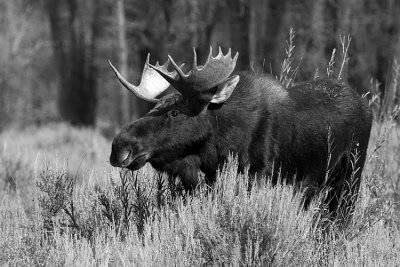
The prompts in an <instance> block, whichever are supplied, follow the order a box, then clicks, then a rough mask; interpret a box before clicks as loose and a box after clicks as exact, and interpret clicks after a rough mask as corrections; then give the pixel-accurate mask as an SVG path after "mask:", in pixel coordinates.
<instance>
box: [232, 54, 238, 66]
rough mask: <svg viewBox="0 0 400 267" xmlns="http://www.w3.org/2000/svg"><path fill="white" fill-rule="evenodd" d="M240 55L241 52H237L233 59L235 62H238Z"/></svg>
mask: <svg viewBox="0 0 400 267" xmlns="http://www.w3.org/2000/svg"><path fill="white" fill-rule="evenodd" d="M238 57H239V52H236V54H235V56H234V58H233V61H234V62H235V64H236V61H237V59H238Z"/></svg>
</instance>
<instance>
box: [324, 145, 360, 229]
mask: <svg viewBox="0 0 400 267" xmlns="http://www.w3.org/2000/svg"><path fill="white" fill-rule="evenodd" d="M365 157H366V153H365V152H363V153H353V154H350V153H346V154H344V155H343V156H342V159H341V160H340V162H339V164H338V165H337V166H336V167H335V169H334V170H333V172H332V176H331V177H330V182H329V186H330V187H331V188H332V189H331V190H330V192H329V193H328V198H327V200H326V203H327V204H328V207H329V212H330V213H331V217H332V219H334V220H335V221H336V222H337V223H338V225H339V226H343V227H345V226H347V224H348V223H349V221H350V220H351V218H352V215H353V212H354V207H355V204H356V201H357V196H358V191H359V188H360V182H361V171H362V168H363V166H364V162H365Z"/></svg>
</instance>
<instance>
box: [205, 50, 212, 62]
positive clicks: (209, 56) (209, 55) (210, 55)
mask: <svg viewBox="0 0 400 267" xmlns="http://www.w3.org/2000/svg"><path fill="white" fill-rule="evenodd" d="M211 58H212V46H211V45H210V53H208V57H207V60H206V63H204V65H206V64H207V62H209V61H210V60H211Z"/></svg>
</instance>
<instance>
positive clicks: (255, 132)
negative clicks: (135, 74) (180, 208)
mask: <svg viewBox="0 0 400 267" xmlns="http://www.w3.org/2000/svg"><path fill="white" fill-rule="evenodd" d="M193 54H194V55H193V65H192V66H191V67H190V70H189V71H187V72H186V73H185V72H184V71H183V70H182V68H183V65H181V66H179V65H178V64H177V63H176V62H175V61H174V59H173V58H172V57H171V56H168V60H167V61H166V62H165V63H164V64H163V65H160V64H159V63H158V62H157V63H156V65H151V64H150V63H149V58H150V54H148V56H147V61H146V63H145V66H144V70H143V74H142V79H141V82H140V84H139V86H135V85H133V84H131V83H129V82H128V81H127V80H126V79H125V78H124V77H123V76H122V75H121V74H120V73H119V72H118V71H117V69H116V68H115V67H114V66H113V65H112V64H111V62H109V63H110V66H111V68H112V70H113V71H114V72H115V74H116V76H117V78H118V79H119V81H120V82H121V83H122V85H123V86H124V87H126V88H127V89H128V90H130V91H131V92H132V93H134V94H135V95H136V96H138V97H140V98H142V99H144V100H147V101H150V102H153V103H154V104H155V106H154V108H153V109H151V110H150V111H149V112H148V113H147V114H146V115H144V116H143V117H142V118H140V119H138V120H136V121H134V122H132V123H129V124H127V125H125V126H124V127H123V128H122V130H121V131H120V133H119V134H118V135H117V136H115V138H114V140H113V142H112V151H111V156H110V163H111V165H112V166H114V167H122V168H128V169H130V170H138V169H140V168H141V167H143V166H144V165H145V164H146V163H147V162H148V163H150V164H151V165H152V167H153V168H155V169H156V170H158V171H161V172H166V173H168V174H169V175H170V176H171V177H179V178H180V179H181V181H182V184H183V186H184V188H185V189H186V190H192V189H194V188H195V187H196V186H197V185H198V183H199V176H198V174H199V172H201V173H203V174H204V176H205V180H206V182H207V183H208V184H212V183H213V182H214V181H215V180H216V174H217V170H218V168H219V167H220V166H221V165H222V164H224V162H226V161H227V159H228V157H229V155H231V153H233V154H236V155H237V157H238V169H239V171H244V170H246V168H248V169H247V170H248V172H249V175H250V177H257V179H258V178H259V177H269V178H270V179H273V180H274V179H275V180H276V179H277V177H278V176H279V175H278V173H279V174H280V175H281V176H282V177H286V179H287V181H291V182H294V183H295V184H298V185H300V186H301V188H303V189H304V192H305V193H304V194H305V199H306V201H308V202H309V201H310V200H311V199H312V197H313V196H315V195H316V194H317V193H318V192H319V190H320V189H321V188H323V187H325V188H330V191H329V196H328V197H327V199H328V200H327V206H328V207H329V210H330V211H331V212H332V213H336V214H338V213H339V212H340V213H343V212H346V211H347V212H348V211H351V210H352V209H354V202H355V199H356V197H354V196H357V194H358V191H359V185H360V181H361V172H362V169H363V166H364V162H365V160H366V153H367V147H368V141H369V136H370V131H371V124H372V115H371V111H370V109H369V107H368V105H367V103H366V101H365V100H364V99H363V98H361V97H360V96H359V95H358V94H357V93H356V91H354V90H353V89H351V88H350V87H349V86H347V85H346V84H345V83H343V82H341V81H339V80H333V79H316V80H311V81H306V82H302V83H299V84H296V85H293V86H292V87H290V88H288V89H286V88H285V87H283V86H282V85H281V84H280V83H279V82H278V81H277V80H276V79H275V78H274V77H272V76H271V75H267V74H265V73H258V72H255V71H245V72H237V73H235V72H234V69H235V65H236V61H237V59H238V52H237V53H236V55H235V56H234V57H232V55H231V49H229V51H228V52H227V53H226V54H225V55H224V53H223V52H222V51H221V48H219V52H218V55H217V56H215V57H214V56H213V51H212V47H210V52H209V55H208V58H207V60H206V62H205V63H204V65H198V64H197V54H196V50H195V49H194V48H193ZM170 64H171V65H172V67H173V69H174V70H173V71H170V70H168V67H169V66H170ZM169 86H172V87H173V88H174V89H175V90H176V91H174V92H173V93H170V94H166V95H165V96H163V97H161V98H157V96H159V95H160V94H162V93H163V92H164V91H165V90H166V89H167V88H168V87H169ZM327 174H329V175H327ZM345 192H347V193H348V194H344V193H345ZM343 195H348V197H347V199H345V200H344V201H339V196H343ZM340 203H344V204H340Z"/></svg>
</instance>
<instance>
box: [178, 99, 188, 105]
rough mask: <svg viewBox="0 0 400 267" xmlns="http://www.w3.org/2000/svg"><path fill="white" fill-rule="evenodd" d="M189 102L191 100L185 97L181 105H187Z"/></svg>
mask: <svg viewBox="0 0 400 267" xmlns="http://www.w3.org/2000/svg"><path fill="white" fill-rule="evenodd" d="M188 104H189V100H187V99H183V100H182V101H181V102H180V105H181V106H182V107H186V106H187V105H188Z"/></svg>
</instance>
